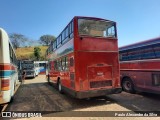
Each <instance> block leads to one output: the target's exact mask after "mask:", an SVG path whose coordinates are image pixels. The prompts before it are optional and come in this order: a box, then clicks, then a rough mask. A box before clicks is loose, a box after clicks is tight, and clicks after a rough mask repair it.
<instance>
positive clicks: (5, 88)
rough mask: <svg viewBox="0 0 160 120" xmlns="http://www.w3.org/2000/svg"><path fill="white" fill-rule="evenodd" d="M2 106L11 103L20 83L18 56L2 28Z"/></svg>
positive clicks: (0, 67)
mask: <svg viewBox="0 0 160 120" xmlns="http://www.w3.org/2000/svg"><path fill="white" fill-rule="evenodd" d="M0 56H1V57H0V104H4V103H7V102H10V100H11V98H12V97H13V95H14V89H15V88H14V87H15V85H16V84H17V83H18V70H17V65H16V56H15V52H14V50H13V47H12V44H11V42H10V41H9V37H8V35H7V33H6V32H5V31H4V30H3V29H1V28H0Z"/></svg>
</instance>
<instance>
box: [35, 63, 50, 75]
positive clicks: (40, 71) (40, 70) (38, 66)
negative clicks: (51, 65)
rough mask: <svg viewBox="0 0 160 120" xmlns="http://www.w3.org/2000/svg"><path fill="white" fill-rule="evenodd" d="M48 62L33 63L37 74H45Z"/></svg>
mask: <svg viewBox="0 0 160 120" xmlns="http://www.w3.org/2000/svg"><path fill="white" fill-rule="evenodd" d="M47 63H48V61H34V66H35V68H36V69H37V70H38V74H46V66H47Z"/></svg>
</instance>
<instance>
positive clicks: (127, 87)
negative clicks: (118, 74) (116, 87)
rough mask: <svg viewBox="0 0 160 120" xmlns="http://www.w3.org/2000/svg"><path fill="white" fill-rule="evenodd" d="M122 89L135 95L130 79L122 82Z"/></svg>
mask: <svg viewBox="0 0 160 120" xmlns="http://www.w3.org/2000/svg"><path fill="white" fill-rule="evenodd" d="M122 89H123V90H124V91H126V92H129V93H135V90H134V84H133V82H132V80H131V79H130V78H128V77H127V78H124V79H123V81H122Z"/></svg>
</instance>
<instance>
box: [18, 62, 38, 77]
mask: <svg viewBox="0 0 160 120" xmlns="http://www.w3.org/2000/svg"><path fill="white" fill-rule="evenodd" d="M20 66H21V71H23V70H25V72H26V77H33V78H35V77H36V76H38V74H39V70H38V69H36V67H35V65H34V61H33V60H21V61H20Z"/></svg>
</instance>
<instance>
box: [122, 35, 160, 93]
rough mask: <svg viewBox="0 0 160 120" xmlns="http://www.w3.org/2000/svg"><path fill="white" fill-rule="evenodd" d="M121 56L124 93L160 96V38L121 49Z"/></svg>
mask: <svg viewBox="0 0 160 120" xmlns="http://www.w3.org/2000/svg"><path fill="white" fill-rule="evenodd" d="M119 54H120V61H121V62H120V76H121V85H122V88H123V90H124V91H127V92H131V93H133V92H135V91H141V92H149V93H156V94H160V37H158V38H154V39H150V40H146V41H142V42H139V43H135V44H132V45H128V46H124V47H121V48H119Z"/></svg>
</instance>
